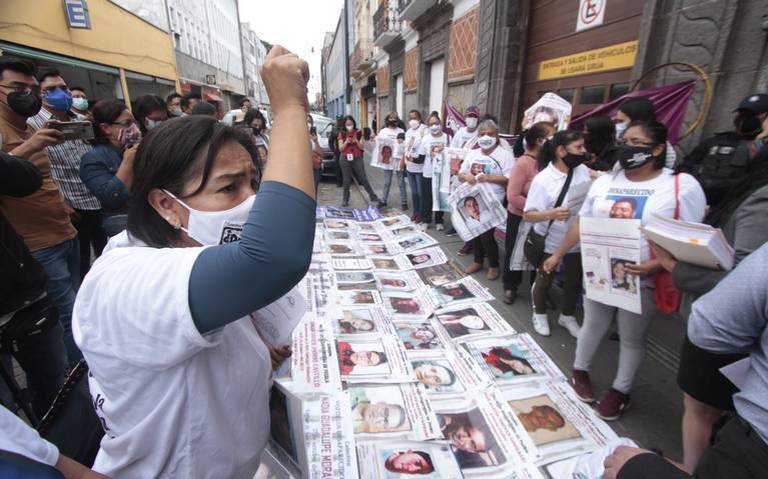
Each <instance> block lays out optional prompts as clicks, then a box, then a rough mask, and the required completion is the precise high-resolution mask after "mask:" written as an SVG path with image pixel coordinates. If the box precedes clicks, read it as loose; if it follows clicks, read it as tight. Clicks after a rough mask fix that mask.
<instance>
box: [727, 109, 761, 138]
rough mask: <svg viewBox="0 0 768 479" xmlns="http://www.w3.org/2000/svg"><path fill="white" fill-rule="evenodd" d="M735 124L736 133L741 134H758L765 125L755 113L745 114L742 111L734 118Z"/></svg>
mask: <svg viewBox="0 0 768 479" xmlns="http://www.w3.org/2000/svg"><path fill="white" fill-rule="evenodd" d="M733 126H735V127H736V133H738V134H739V135H741V136H747V137H749V136H753V137H754V136H757V135H758V133H760V131H761V130H762V129H763V125H762V123H761V121H760V118H758V117H757V116H755V115H745V114H743V113H740V114H738V115H736V118H734V119H733Z"/></svg>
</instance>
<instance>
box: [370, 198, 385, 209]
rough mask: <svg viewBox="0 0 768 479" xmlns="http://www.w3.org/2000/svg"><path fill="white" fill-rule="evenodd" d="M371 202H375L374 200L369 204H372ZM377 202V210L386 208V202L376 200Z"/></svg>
mask: <svg viewBox="0 0 768 479" xmlns="http://www.w3.org/2000/svg"><path fill="white" fill-rule="evenodd" d="M373 201H376V200H371V202H373ZM378 201H379V202H378V203H376V206H378V207H379V208H384V207H386V206H387V202H386V201H381V200H378Z"/></svg>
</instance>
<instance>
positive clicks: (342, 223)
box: [323, 219, 356, 230]
mask: <svg viewBox="0 0 768 479" xmlns="http://www.w3.org/2000/svg"><path fill="white" fill-rule="evenodd" d="M323 224H324V225H325V228H326V229H329V230H355V229H356V226H355V224H354V223H352V222H351V221H348V220H336V219H325V220H324V221H323Z"/></svg>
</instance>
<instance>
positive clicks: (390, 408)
mask: <svg viewBox="0 0 768 479" xmlns="http://www.w3.org/2000/svg"><path fill="white" fill-rule="evenodd" d="M346 393H347V395H348V396H349V403H350V408H351V409H350V412H351V416H352V429H353V431H354V433H355V434H356V435H357V436H358V438H359V439H366V440H370V439H392V438H399V439H409V440H415V441H422V440H427V439H439V438H441V437H442V434H441V433H440V428H439V426H438V424H437V417H436V416H435V412H434V411H433V410H432V404H431V403H430V401H429V399H428V398H427V393H426V390H425V389H424V386H422V385H421V384H418V383H403V384H350V385H348V387H347V389H346Z"/></svg>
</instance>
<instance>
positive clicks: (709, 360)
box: [653, 151, 768, 472]
mask: <svg viewBox="0 0 768 479" xmlns="http://www.w3.org/2000/svg"><path fill="white" fill-rule="evenodd" d="M750 170H751V171H750V172H749V174H748V175H747V178H746V179H745V180H744V181H743V182H742V183H741V184H738V185H736V187H735V188H734V189H733V190H732V191H731V193H730V194H729V195H728V198H726V200H725V201H723V202H721V203H720V204H719V205H717V206H716V207H715V208H714V209H713V210H712V211H710V213H709V214H708V215H707V218H706V219H705V220H704V222H705V223H707V224H709V225H712V226H714V227H716V228H722V231H723V235H724V236H725V239H726V241H728V243H729V244H730V245H732V246H733V248H734V250H735V252H736V255H735V258H734V263H735V264H736V265H737V264H738V263H739V262H741V260H742V259H744V258H746V257H747V256H749V255H750V254H752V252H753V251H755V250H757V249H758V248H760V246H762V245H763V244H764V243H765V242H766V241H768V227H766V225H768V151H766V152H763V153H761V154H760V155H758V156H757V157H755V159H754V161H753V163H752V164H751V167H750ZM653 249H654V251H655V252H656V257H657V258H658V259H659V261H660V262H661V266H662V267H664V269H666V270H667V271H670V272H671V273H672V279H673V280H674V282H675V286H677V288H678V289H680V291H682V292H683V293H684V294H685V296H684V299H685V300H684V301H683V304H684V305H686V306H687V307H686V310H687V311H685V312H683V311H681V313H683V314H685V316H688V313H690V304H691V303H692V302H693V300H695V299H697V298H698V297H699V296H702V295H704V294H706V293H708V292H709V291H711V290H712V289H714V287H715V286H717V284H718V283H719V282H720V281H721V280H722V279H723V278H724V277H725V276H726V275H727V274H728V273H729V271H725V270H715V269H709V268H704V267H701V266H696V265H693V264H690V263H685V262H682V261H678V260H677V259H676V258H675V257H674V256H672V255H671V254H670V253H669V252H668V251H666V250H664V249H662V248H661V247H659V246H658V245H653ZM742 357H744V355H738V354H715V353H712V352H709V351H706V350H704V349H702V348H699V347H698V346H696V345H694V344H693V343H692V342H691V340H690V339H689V338H688V336H686V338H685V343H683V348H682V353H681V355H680V369H679V371H678V376H677V383H678V384H679V385H680V388H681V389H682V390H683V404H684V406H685V413H684V415H683V463H684V466H685V469H686V470H687V471H688V472H693V470H694V469H695V468H696V464H697V463H698V461H699V458H700V457H701V454H702V452H703V451H704V449H706V448H707V446H709V441H710V437H711V435H712V426H714V424H715V423H716V422H717V421H718V420H719V419H720V418H721V417H722V416H723V414H724V412H725V411H733V410H734V409H733V394H734V393H735V392H737V388H736V387H735V386H734V385H733V383H731V382H730V381H729V380H728V379H727V378H725V376H723V375H722V374H721V373H720V368H722V367H723V366H726V365H728V364H730V363H733V362H735V361H738V360H739V359H741V358H742Z"/></svg>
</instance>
